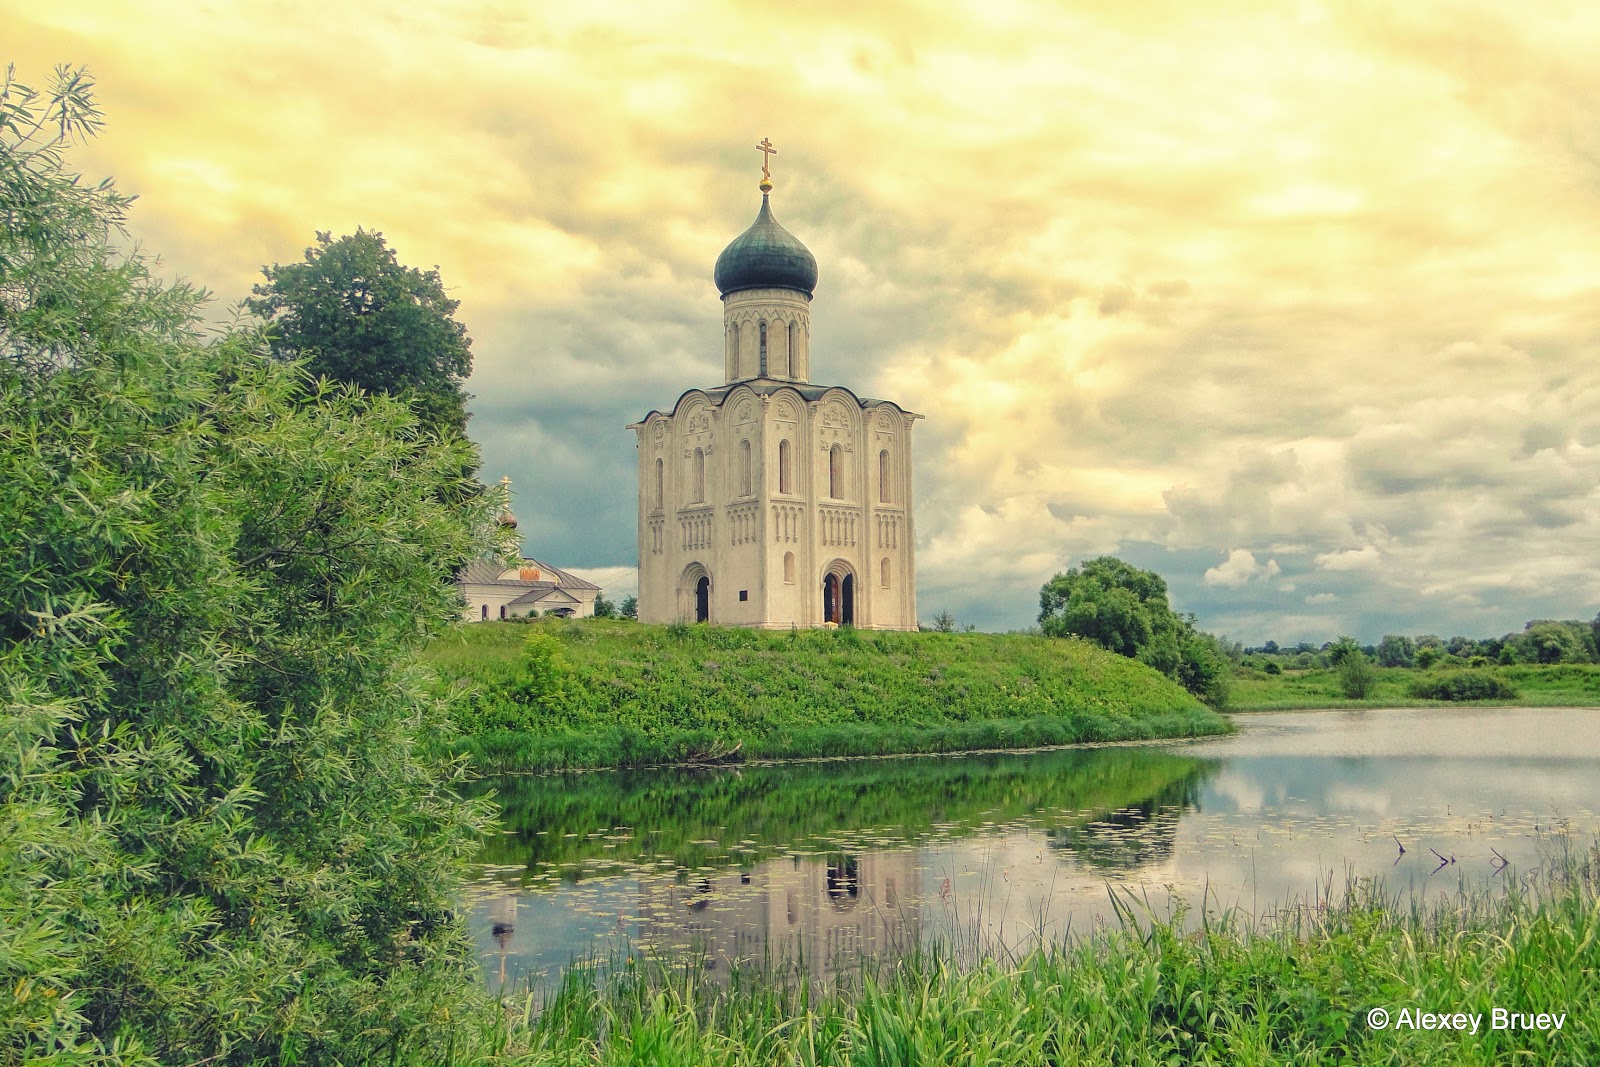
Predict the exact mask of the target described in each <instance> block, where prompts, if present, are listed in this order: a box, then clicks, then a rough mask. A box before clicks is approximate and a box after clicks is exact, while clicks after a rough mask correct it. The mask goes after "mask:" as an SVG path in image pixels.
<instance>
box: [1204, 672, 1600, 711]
mask: <svg viewBox="0 0 1600 1067" xmlns="http://www.w3.org/2000/svg"><path fill="white" fill-rule="evenodd" d="M1373 672H1374V676H1375V682H1374V685H1373V687H1372V692H1371V693H1370V694H1369V695H1368V697H1367V699H1365V700H1351V699H1349V698H1347V697H1346V696H1345V695H1344V691H1343V689H1342V688H1341V687H1340V684H1339V672H1338V670H1337V669H1335V668H1331V667H1330V668H1326V669H1311V670H1286V671H1284V672H1283V673H1281V674H1268V673H1266V672H1265V671H1262V670H1259V669H1255V668H1245V669H1242V670H1238V671H1236V672H1235V673H1234V676H1233V679H1232V691H1231V694H1230V697H1229V702H1228V710H1229V711H1230V712H1233V711H1299V710H1307V709H1314V708H1371V707H1390V708H1399V707H1438V706H1450V702H1447V701H1440V700H1426V699H1421V698H1418V697H1417V696H1414V695H1413V689H1414V688H1415V686H1416V685H1417V683H1418V682H1421V681H1427V680H1436V679H1438V678H1441V677H1444V676H1447V675H1451V674H1457V673H1461V672H1460V670H1459V669H1451V668H1447V667H1435V668H1433V669H1432V670H1427V671H1424V670H1418V669H1416V668H1410V667H1374V668H1373ZM1471 673H1474V674H1480V673H1481V674H1488V675H1491V676H1494V677H1498V678H1500V679H1502V680H1504V681H1505V682H1507V683H1509V684H1510V686H1511V687H1512V688H1513V689H1514V690H1515V692H1516V694H1517V695H1516V696H1515V697H1512V698H1509V699H1506V700H1472V701H1463V702H1460V703H1458V704H1457V705H1456V706H1464V705H1467V704H1470V705H1474V706H1486V707H1492V706H1497V705H1504V706H1521V707H1543V708H1579V707H1600V666H1597V665H1593V664H1572V663H1561V664H1519V665H1516V666H1507V667H1489V668H1478V669H1475V670H1473V671H1472V672H1471Z"/></svg>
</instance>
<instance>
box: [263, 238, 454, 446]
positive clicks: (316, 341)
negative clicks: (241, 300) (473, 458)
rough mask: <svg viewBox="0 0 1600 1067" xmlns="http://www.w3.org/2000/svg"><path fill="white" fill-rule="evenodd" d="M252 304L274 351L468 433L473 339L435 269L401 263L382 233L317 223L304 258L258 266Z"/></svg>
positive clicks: (443, 429) (434, 423) (426, 420)
mask: <svg viewBox="0 0 1600 1067" xmlns="http://www.w3.org/2000/svg"><path fill="white" fill-rule="evenodd" d="M261 272H262V274H264V275H265V276H266V279H267V280H266V282H265V283H264V284H260V285H256V286H255V287H254V288H253V289H252V290H251V291H252V292H253V293H254V294H255V295H254V296H253V297H251V298H250V299H248V300H246V301H245V305H246V306H247V307H248V308H249V309H250V310H251V311H253V312H255V313H256V314H257V315H259V316H261V317H262V318H263V319H265V320H266V321H267V322H268V324H269V331H268V335H269V337H270V338H271V342H272V351H273V354H274V355H277V356H279V357H280V358H283V359H293V360H300V361H303V362H304V363H305V366H306V369H307V370H308V371H310V372H311V373H312V374H313V375H320V376H326V377H328V378H332V379H333V380H334V381H339V382H349V383H351V384H352V385H357V386H360V387H361V388H362V389H365V390H367V391H368V392H383V393H389V394H392V395H394V396H399V397H403V398H405V399H406V400H407V401H408V402H409V403H410V404H411V405H412V407H413V409H414V410H415V411H416V414H417V418H418V419H419V420H420V421H421V423H422V425H423V426H425V427H428V428H429V429H432V430H434V431H436V432H438V433H443V434H449V435H454V436H460V435H462V434H463V433H465V432H466V426H467V409H466V403H467V400H468V399H469V398H468V396H467V394H466V392H465V391H464V390H463V389H462V383H464V382H465V381H466V379H467V376H468V375H469V374H471V373H472V353H471V346H472V341H471V339H470V338H468V337H467V328H466V326H464V325H462V324H461V323H459V322H457V321H456V319H455V313H456V309H457V308H458V307H459V306H460V303H461V302H460V301H459V300H452V299H450V297H449V296H448V295H447V294H446V292H445V288H444V282H443V281H442V280H441V279H440V277H439V271H438V268H437V267H436V268H434V269H433V270H430V271H420V270H417V269H416V268H414V267H404V266H401V264H400V261H399V259H398V258H397V257H396V256H395V253H394V250H393V249H391V248H389V247H388V246H387V245H385V244H384V240H383V234H381V233H376V232H369V231H367V230H363V229H358V230H356V232H355V233H353V234H349V235H347V236H344V237H340V238H339V239H337V240H335V239H334V238H333V237H332V236H331V235H330V234H328V233H325V232H318V234H317V243H316V246H315V247H312V248H308V249H306V252H305V258H304V262H301V263H290V264H286V265H280V264H274V265H273V266H270V267H263V268H261Z"/></svg>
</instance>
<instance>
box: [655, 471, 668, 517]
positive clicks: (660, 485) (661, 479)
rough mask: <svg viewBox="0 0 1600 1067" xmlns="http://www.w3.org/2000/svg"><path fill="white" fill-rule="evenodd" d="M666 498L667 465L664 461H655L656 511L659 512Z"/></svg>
mask: <svg viewBox="0 0 1600 1067" xmlns="http://www.w3.org/2000/svg"><path fill="white" fill-rule="evenodd" d="M666 498H667V464H666V461H665V460H661V459H658V460H656V510H657V511H660V510H661V509H662V507H663V506H664V505H665V502H666Z"/></svg>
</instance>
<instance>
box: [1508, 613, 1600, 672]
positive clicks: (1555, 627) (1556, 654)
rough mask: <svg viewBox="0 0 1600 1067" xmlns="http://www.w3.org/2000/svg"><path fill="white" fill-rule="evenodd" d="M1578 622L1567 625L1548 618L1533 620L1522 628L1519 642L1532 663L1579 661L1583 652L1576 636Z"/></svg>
mask: <svg viewBox="0 0 1600 1067" xmlns="http://www.w3.org/2000/svg"><path fill="white" fill-rule="evenodd" d="M1579 625H1580V624H1573V625H1568V624H1567V623H1563V622H1555V621H1552V620H1549V619H1540V620H1535V621H1533V622H1530V623H1528V624H1527V626H1526V627H1525V628H1524V630H1523V638H1522V641H1521V644H1522V646H1523V647H1524V648H1526V649H1527V651H1528V653H1529V655H1528V659H1529V660H1531V661H1532V662H1534V663H1581V662H1583V661H1584V660H1585V659H1587V658H1588V656H1587V655H1586V654H1585V651H1584V647H1583V641H1582V639H1581V638H1580V637H1579V636H1578V634H1577V632H1576V631H1577V630H1578V628H1579Z"/></svg>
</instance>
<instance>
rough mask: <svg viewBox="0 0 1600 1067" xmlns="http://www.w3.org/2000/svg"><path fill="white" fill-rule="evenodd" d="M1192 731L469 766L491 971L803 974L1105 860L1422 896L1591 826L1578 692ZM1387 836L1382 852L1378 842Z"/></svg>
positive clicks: (1244, 896)
mask: <svg viewBox="0 0 1600 1067" xmlns="http://www.w3.org/2000/svg"><path fill="white" fill-rule="evenodd" d="M1236 722H1237V724H1238V726H1239V728H1240V729H1239V733H1237V734H1236V735H1233V736H1230V737H1226V738H1220V739H1215V740H1206V741H1195V742H1184V743H1176V744H1174V743H1167V744H1158V745H1143V746H1130V747H1106V748H1093V749H1072V750H1055V751H1042V752H1029V753H1010V754H984V755H969V756H922V757H913V758H905V759H883V760H838V761H824V762H809V763H789V764H781V765H771V766H745V767H738V768H718V769H705V770H686V769H678V770H665V771H650V772H620V773H595V774H584V775H566V776H540V777H532V776H522V777H508V778H502V779H498V780H496V781H494V782H492V783H489V784H490V785H492V787H493V788H494V790H495V791H496V794H497V796H498V799H499V802H500V804H501V805H502V807H503V811H504V816H503V819H502V824H503V832H502V833H500V834H498V835H497V836H495V837H493V838H491V839H490V840H488V841H487V842H486V843H485V847H484V851H483V854H482V856H481V857H480V862H481V864H482V877H481V879H480V880H479V882H478V883H477V885H476V886H475V887H474V892H473V900H472V916H473V931H474V938H475V941H476V944H477V948H478V952H479V956H480V958H481V959H482V961H483V964H484V968H485V971H486V973H487V975H488V978H489V982H490V985H491V986H495V987H499V986H503V985H505V984H507V983H510V984H513V985H521V984H524V983H527V982H529V981H532V982H533V983H535V984H541V985H542V984H546V983H548V981H549V980H550V979H552V978H554V977H556V976H558V975H559V973H560V971H561V969H562V967H564V966H565V965H566V964H567V963H568V962H569V961H570V960H572V959H573V958H574V957H581V956H585V955H588V954H591V953H599V954H601V955H610V954H615V953H618V952H624V951H627V952H643V953H650V954H665V955H670V954H672V953H674V952H677V951H680V950H683V949H685V948H690V949H693V950H694V951H695V952H697V953H704V954H705V965H706V966H707V967H709V968H711V969H713V970H719V969H720V970H724V971H725V970H726V968H727V967H728V966H729V965H730V964H732V963H734V962H735V961H738V960H749V959H756V960H760V959H763V958H766V959H769V960H770V959H777V958H781V959H786V960H790V961H798V966H800V967H802V968H804V969H806V970H810V971H812V972H813V973H816V974H818V975H823V974H826V973H827V972H828V971H829V970H830V969H832V968H834V967H838V966H850V965H852V964H853V963H854V962H857V961H859V960H860V958H861V957H862V956H863V955H867V956H884V955H888V954H892V953H895V952H899V951H903V950H904V949H905V948H906V947H907V946H909V945H912V944H915V943H917V942H924V943H925V942H927V941H928V940H930V939H935V938H937V939H940V940H941V941H943V942H944V943H946V944H956V945H966V946H975V947H977V948H978V949H979V950H981V951H989V952H1003V951H1006V950H1007V949H1018V948H1026V947H1027V946H1028V944H1030V943H1031V942H1032V941H1033V940H1034V939H1036V938H1038V937H1040V936H1043V937H1045V938H1059V937H1060V936H1062V935H1063V934H1064V933H1066V932H1068V931H1071V930H1076V931H1083V930H1086V929H1089V928H1092V927H1093V926H1094V925H1095V924H1097V923H1105V922H1107V921H1115V920H1114V912H1113V908H1112V904H1111V899H1110V893H1111V892H1112V887H1119V889H1118V891H1119V892H1121V891H1122V890H1121V887H1125V888H1126V889H1127V890H1128V891H1131V892H1132V893H1134V894H1135V895H1136V896H1137V897H1138V898H1139V899H1140V900H1142V901H1148V904H1149V905H1150V907H1151V908H1152V909H1153V910H1154V911H1156V912H1157V913H1158V914H1163V915H1164V914H1167V913H1168V912H1169V911H1170V909H1171V908H1172V907H1173V906H1174V905H1175V904H1177V903H1178V902H1180V901H1181V902H1184V903H1187V904H1189V905H1190V906H1195V905H1198V904H1200V903H1202V902H1204V903H1205V904H1207V905H1208V906H1210V907H1211V908H1214V909H1222V908H1237V909H1240V910H1241V911H1243V912H1245V913H1246V914H1248V915H1251V916H1260V915H1263V914H1266V913H1268V912H1270V911H1271V910H1272V909H1273V908H1274V907H1276V906H1278V905H1281V904H1283V903H1284V902H1286V901H1290V900H1314V899H1316V898H1318V897H1319V896H1321V897H1325V896H1327V895H1328V894H1329V893H1330V892H1331V893H1333V894H1334V895H1335V896H1337V895H1338V894H1339V893H1341V892H1342V890H1343V887H1344V885H1345V884H1346V881H1347V880H1348V879H1349V878H1350V877H1353V876H1379V877H1382V878H1383V879H1384V882H1385V885H1386V886H1388V887H1389V888H1390V889H1393V890H1398V891H1413V892H1416V893H1419V894H1423V895H1429V896H1433V895H1444V894H1449V893H1452V892H1455V891H1457V890H1458V889H1459V888H1460V886H1461V884H1462V881H1463V879H1465V880H1467V881H1468V882H1470V883H1473V884H1478V883H1482V882H1489V883H1490V884H1493V880H1494V879H1496V878H1497V877H1500V876H1499V868H1500V867H1501V866H1502V865H1503V864H1505V863H1509V864H1511V865H1512V867H1513V869H1517V868H1521V869H1526V868H1528V867H1532V866H1534V865H1536V864H1538V863H1539V862H1541V860H1542V859H1543V858H1546V857H1548V855H1549V853H1550V849H1551V847H1552V842H1559V841H1560V840H1561V839H1563V837H1566V838H1570V839H1573V840H1577V841H1583V840H1588V839H1589V838H1591V837H1592V836H1593V835H1595V834H1596V833H1600V710H1595V709H1568V708H1562V709H1461V710H1458V709H1433V708H1427V709H1404V710H1371V711H1355V712H1351V711H1329V712H1288V713H1255V714H1249V715H1240V716H1238V717H1237V718H1236ZM1402 846H1403V847H1404V850H1405V851H1404V852H1403V853H1402V852H1401V851H1400V850H1401V847H1402Z"/></svg>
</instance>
